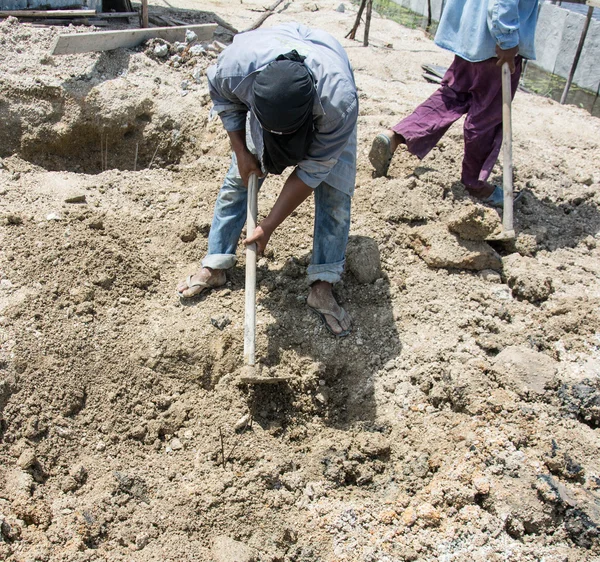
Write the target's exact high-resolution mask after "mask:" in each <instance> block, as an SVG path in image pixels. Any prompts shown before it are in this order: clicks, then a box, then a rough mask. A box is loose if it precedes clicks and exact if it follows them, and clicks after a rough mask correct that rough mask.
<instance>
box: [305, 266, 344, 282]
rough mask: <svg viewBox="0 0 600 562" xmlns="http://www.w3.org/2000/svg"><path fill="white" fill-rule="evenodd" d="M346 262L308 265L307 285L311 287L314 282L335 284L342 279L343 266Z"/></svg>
mask: <svg viewBox="0 0 600 562" xmlns="http://www.w3.org/2000/svg"><path fill="white" fill-rule="evenodd" d="M345 263H346V260H342V261H338V262H336V263H324V264H320V265H319V264H310V265H309V266H308V270H307V274H308V284H309V285H312V284H313V283H314V282H315V281H325V282H326V283H332V284H333V283H337V282H338V281H339V280H340V279H341V278H342V273H343V272H344V264H345Z"/></svg>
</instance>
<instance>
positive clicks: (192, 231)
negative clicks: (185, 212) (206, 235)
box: [179, 224, 198, 242]
mask: <svg viewBox="0 0 600 562" xmlns="http://www.w3.org/2000/svg"><path fill="white" fill-rule="evenodd" d="M197 236H198V229H197V228H196V225H195V224H190V225H187V226H185V227H184V228H183V229H182V230H181V231H180V232H179V238H180V240H181V241H182V242H193V241H194V240H196V238H197Z"/></svg>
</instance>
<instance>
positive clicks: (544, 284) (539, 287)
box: [502, 254, 554, 303]
mask: <svg viewBox="0 0 600 562" xmlns="http://www.w3.org/2000/svg"><path fill="white" fill-rule="evenodd" d="M502 266H503V269H504V274H505V276H506V279H507V283H508V286H509V287H510V288H511V289H512V294H513V296H514V297H516V298H518V299H521V300H526V301H529V302H531V303H540V302H543V301H545V300H547V299H548V297H549V296H550V295H551V294H552V293H553V292H554V287H553V286H552V277H551V276H550V275H548V274H546V273H545V272H544V271H543V270H542V269H541V267H540V265H539V264H538V261H537V260H536V259H535V258H529V257H524V256H520V255H519V254H511V255H510V256H507V257H505V258H504V259H503V260H502Z"/></svg>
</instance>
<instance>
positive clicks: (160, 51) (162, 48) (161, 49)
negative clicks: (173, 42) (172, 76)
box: [154, 45, 169, 59]
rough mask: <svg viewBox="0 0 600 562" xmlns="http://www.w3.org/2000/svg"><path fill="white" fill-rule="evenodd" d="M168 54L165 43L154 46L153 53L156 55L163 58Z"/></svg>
mask: <svg viewBox="0 0 600 562" xmlns="http://www.w3.org/2000/svg"><path fill="white" fill-rule="evenodd" d="M168 54H169V47H168V46H167V45H156V46H155V47H154V55H155V56H157V57H160V58H161V59H162V58H165V57H166V56H167V55H168Z"/></svg>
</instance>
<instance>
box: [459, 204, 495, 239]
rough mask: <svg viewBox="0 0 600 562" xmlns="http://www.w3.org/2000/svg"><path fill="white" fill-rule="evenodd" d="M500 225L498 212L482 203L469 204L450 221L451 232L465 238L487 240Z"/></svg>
mask: <svg viewBox="0 0 600 562" xmlns="http://www.w3.org/2000/svg"><path fill="white" fill-rule="evenodd" d="M500 227H501V221H500V218H499V216H498V213H497V212H496V211H495V210H494V209H491V208H489V207H484V206H482V205H469V206H468V207H467V208H466V209H463V210H461V211H459V213H458V214H457V216H455V217H454V218H452V219H451V220H450V222H449V223H448V229H449V230H450V232H453V233H454V234H456V235H458V237H459V238H461V239H463V240H485V239H486V238H487V237H488V236H490V234H492V233H494V232H495V231H496V230H498V229H500Z"/></svg>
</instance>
